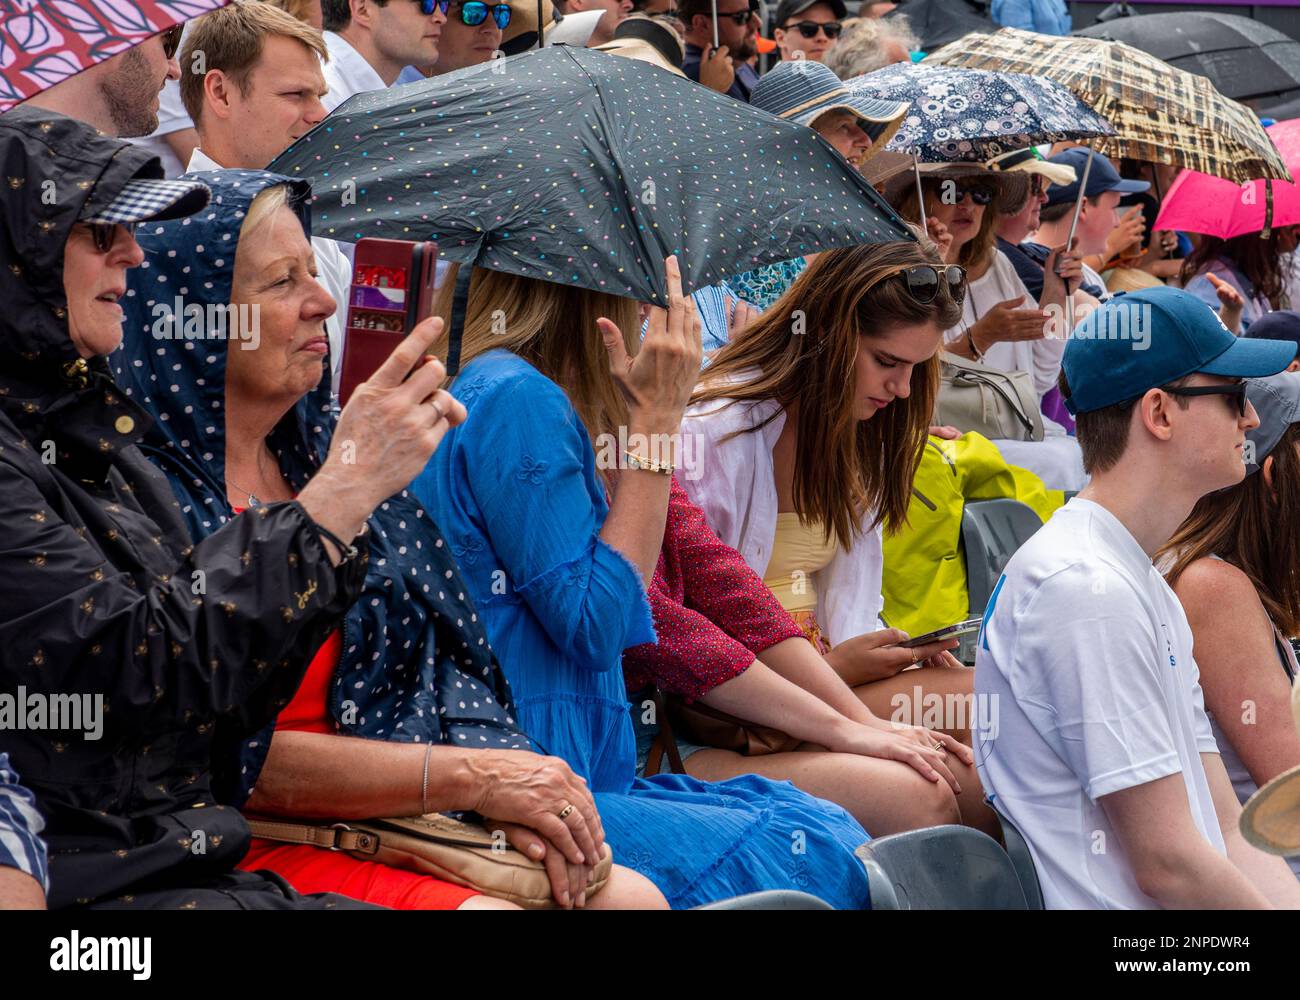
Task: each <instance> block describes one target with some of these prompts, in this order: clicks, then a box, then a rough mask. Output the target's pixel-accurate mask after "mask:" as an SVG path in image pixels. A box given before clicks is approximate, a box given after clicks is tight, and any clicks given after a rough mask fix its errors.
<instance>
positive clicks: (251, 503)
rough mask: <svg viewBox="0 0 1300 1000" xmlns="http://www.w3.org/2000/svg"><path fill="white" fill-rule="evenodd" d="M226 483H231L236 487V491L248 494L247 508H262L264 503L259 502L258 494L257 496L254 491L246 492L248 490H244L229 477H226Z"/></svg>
mask: <svg viewBox="0 0 1300 1000" xmlns="http://www.w3.org/2000/svg"><path fill="white" fill-rule="evenodd" d="M226 482H227V483H229V484H230V485H231V486H233V487H234V488H235V489H236V490H238V491H239V492H240V493H247V494H248V503H247V504H246V505H245V506H247V507H258V506H261V503H262V501H261V500H259V499H258V498H257V494H255V493H254V492H253V491H252V490H246V489H244V488H243V487H242V486H240V485H239V484H238V483H237V482H235V481H234V480H233V479H231V478H230V477H229V476H227V477H226Z"/></svg>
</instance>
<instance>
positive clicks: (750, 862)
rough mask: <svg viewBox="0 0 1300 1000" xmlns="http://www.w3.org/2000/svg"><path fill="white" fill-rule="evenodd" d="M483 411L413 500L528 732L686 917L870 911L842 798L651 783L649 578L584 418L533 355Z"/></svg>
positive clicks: (473, 403)
mask: <svg viewBox="0 0 1300 1000" xmlns="http://www.w3.org/2000/svg"><path fill="white" fill-rule="evenodd" d="M453 391H454V393H455V395H456V396H457V397H458V398H459V399H460V400H461V401H462V402H463V403H464V404H465V406H466V408H467V409H468V410H469V419H468V420H467V421H466V422H465V423H464V424H463V425H461V426H460V427H456V428H454V429H453V430H452V431H451V433H450V434H449V435H448V436H447V437H446V439H444V441H443V442H442V444H441V446H440V447H439V449H438V451H437V452H436V453H435V455H434V457H433V459H432V460H431V461H430V463H429V465H428V466H427V467H426V468H425V470H424V472H423V473H421V474H420V476H419V477H418V478H417V479H416V481H415V482H414V483H413V484H412V486H411V490H412V492H414V493H415V495H416V496H417V497H418V498H419V500H420V501H421V502H422V503H423V504H424V505H425V507H426V508H427V509H428V510H429V512H430V513H431V514H433V516H434V517H435V518H436V519H437V521H438V523H439V524H440V525H441V526H442V528H443V531H444V534H445V536H446V538H447V543H448V544H449V545H450V546H451V548H452V554H453V555H454V556H455V557H456V560H457V562H458V563H459V565H460V568H461V571H462V573H463V575H464V577H465V579H466V581H467V583H468V585H469V587H470V591H471V596H472V598H473V600H474V604H475V605H476V606H477V607H478V609H479V613H480V615H481V617H482V618H483V621H484V624H485V625H486V627H487V632H488V637H489V639H490V641H491V643H492V646H493V648H494V650H495V651H496V653H497V656H498V658H499V659H500V662H501V665H502V668H503V669H504V670H505V672H506V676H507V678H508V680H509V682H510V687H511V689H512V690H513V692H514V695H515V704H516V711H517V718H518V720H519V723H520V726H521V728H522V729H523V730H524V731H525V732H527V733H528V734H529V735H530V736H531V737H532V739H533V741H534V743H535V744H536V745H537V747H538V748H539V749H540V750H542V752H544V753H549V754H552V755H554V756H557V757H561V758H563V759H564V760H565V761H567V762H568V764H569V766H570V767H572V768H573V770H574V771H576V772H577V773H578V774H580V775H582V776H583V777H584V778H586V779H587V781H588V782H589V784H590V786H591V789H592V791H593V793H595V797H596V804H597V807H598V808H599V810H600V815H601V820H602V822H603V824H604V827H605V836H606V839H607V840H608V841H609V843H610V845H611V847H612V848H613V850H614V857H615V860H616V861H617V862H619V863H620V864H624V865H627V866H628V867H630V868H634V869H636V870H637V871H639V872H640V873H641V874H643V875H645V876H646V877H647V878H649V879H650V880H651V881H652V882H654V883H655V885H657V886H658V887H659V889H660V891H662V892H663V893H664V895H665V896H666V897H667V899H668V902H669V904H670V905H672V906H673V907H674V908H682V907H690V906H697V905H699V904H701V903H707V902H711V901H714V900H717V899H723V898H726V897H729V896H736V895H740V894H742V893H747V892H757V891H760V890H764V889H801V890H803V891H806V892H810V893H813V894H814V895H817V896H820V897H821V898H823V899H825V900H826V901H827V902H828V903H830V904H831V905H833V906H836V907H839V908H854V907H865V906H867V905H868V893H867V879H866V873H865V870H864V869H863V867H862V864H861V863H860V862H859V861H858V860H857V859H856V858H855V857H854V856H853V849H854V848H855V847H857V846H858V845H859V844H861V843H863V842H864V841H866V840H868V839H869V838H868V836H867V834H866V832H865V831H864V830H863V829H862V827H861V826H859V825H858V823H857V822H856V821H855V820H854V819H853V818H852V817H851V816H850V815H849V814H848V813H846V812H845V811H844V810H843V809H841V808H840V807H839V806H837V805H834V804H832V803H829V802H825V801H823V800H821V799H816V798H813V797H812V796H810V795H806V794H805V793H803V792H801V791H799V790H798V789H796V788H795V787H794V786H793V785H791V784H790V783H789V782H773V781H768V780H766V779H764V778H759V777H757V776H753V775H746V776H744V777H740V778H733V779H731V780H730V781H724V782H716V783H710V782H704V781H699V780H696V779H694V778H691V777H688V776H685V775H655V776H653V777H651V778H636V777H635V773H634V771H635V766H636V740H635V736H634V733H633V725H632V718H631V715H630V714H629V711H628V709H629V706H628V701H627V695H626V692H625V690H624V687H623V671H622V668H621V662H620V661H621V653H622V651H623V650H624V649H625V648H627V647H628V646H635V645H637V644H639V643H643V642H653V641H654V640H655V633H654V626H653V624H652V621H651V617H650V606H649V603H648V601H647V600H646V596H645V591H644V589H643V587H642V582H641V575H640V573H639V572H638V571H637V569H636V568H635V567H634V566H633V565H632V564H631V563H630V562H629V561H628V560H627V559H625V558H624V557H623V556H622V555H621V554H620V553H619V552H617V551H616V550H615V549H613V548H611V547H610V546H609V545H607V544H606V543H605V542H604V541H602V540H601V539H600V538H599V537H598V536H599V534H600V529H601V525H602V524H603V523H604V520H605V516H606V514H607V513H608V506H607V504H606V501H605V491H604V488H603V486H602V484H601V480H600V479H599V477H598V475H597V468H596V454H595V452H593V450H592V447H591V443H590V440H589V438H588V436H587V432H586V429H585V427H584V426H583V424H582V421H581V420H580V419H579V418H578V415H577V413H576V412H575V410H574V409H573V407H572V406H571V405H570V403H569V400H568V398H567V397H566V396H565V394H564V392H563V391H562V390H561V389H560V388H559V386H557V385H555V383H553V382H551V381H550V380H549V379H547V378H546V377H545V376H543V375H542V374H541V373H540V372H539V371H537V369H536V368H534V367H533V366H532V365H530V364H528V362H526V361H524V360H522V359H521V358H519V357H517V356H515V355H514V354H511V353H508V352H506V351H491V352H489V353H487V354H485V355H482V356H481V357H479V358H477V359H475V360H474V361H472V362H471V363H470V364H468V365H466V366H465V368H464V370H463V371H462V373H461V375H460V377H459V378H458V379H457V380H456V384H455V386H454V387H453Z"/></svg>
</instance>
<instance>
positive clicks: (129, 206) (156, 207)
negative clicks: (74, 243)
mask: <svg viewBox="0 0 1300 1000" xmlns="http://www.w3.org/2000/svg"><path fill="white" fill-rule="evenodd" d="M211 196H212V190H211V189H210V188H209V187H208V186H207V185H206V184H204V183H202V182H200V181H187V180H161V179H158V180H155V179H152V178H145V177H133V178H132V179H131V180H129V181H127V182H126V185H125V186H124V187H123V188H122V190H121V191H119V192H118V193H117V197H115V198H114V199H113V200H112V201H111V202H109V203H108V204H107V205H105V206H104V207H102V208H100V209H96V210H94V214H93V215H88V216H83V217H82V218H81V219H80V220H79V221H81V222H92V223H107V224H119V225H125V224H128V223H132V222H153V221H159V222H161V221H163V220H166V219H183V218H184V217H185V216H187V215H193V214H194V213H195V212H198V211H201V210H202V209H203V208H205V207H206V206H207V204H208V198H210V197H211Z"/></svg>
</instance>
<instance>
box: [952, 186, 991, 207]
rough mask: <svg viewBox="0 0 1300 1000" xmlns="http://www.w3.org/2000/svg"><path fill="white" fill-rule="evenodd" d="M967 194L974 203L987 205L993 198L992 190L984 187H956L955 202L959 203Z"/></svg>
mask: <svg viewBox="0 0 1300 1000" xmlns="http://www.w3.org/2000/svg"><path fill="white" fill-rule="evenodd" d="M967 195H970V200H971V201H972V202H974V203H975V204H976V205H987V204H988V203H989V202H991V201H992V200H993V192H992V191H990V190H989V189H988V188H986V187H958V188H957V204H959V205H960V204H961V203H962V202H963V201H964V200H965V198H966V196H967Z"/></svg>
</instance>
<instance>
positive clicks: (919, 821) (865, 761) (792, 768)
mask: <svg viewBox="0 0 1300 1000" xmlns="http://www.w3.org/2000/svg"><path fill="white" fill-rule="evenodd" d="M686 770H687V771H688V772H689V773H690V774H691V775H692V776H693V777H696V778H701V779H703V780H705V781H723V780H726V779H727V778H734V777H737V776H738V775H742V774H758V775H762V776H763V777H765V778H771V779H773V780H775V781H790V782H793V783H794V785H795V787H797V788H799V789H800V790H802V791H805V792H807V793H808V794H809V795H815V796H817V797H818V798H823V799H829V800H830V801H831V802H834V803H836V804H837V805H840V806H843V807H844V808H845V809H847V810H848V811H849V812H850V813H851V814H852V815H853V818H854V819H856V820H857V821H858V822H859V823H861V824H862V826H863V828H864V829H865V830H866V831H867V832H868V833H870V834H871V835H872V836H883V835H884V834H887V833H898V832H900V831H902V830H915V829H918V828H920V827H923V826H939V825H941V824H944V823H959V822H961V813H960V810H959V809H958V806H957V800H956V798H955V797H954V796H953V794H952V789H951V788H950V787H949V786H948V784H947V783H946V782H942V781H940V782H932V781H927V780H926V779H925V778H923V777H921V775H920V774H918V773H917V772H916V771H915V770H914V769H913V768H911V767H909V766H908V765H907V764H902V763H899V762H898V761H895V760H882V759H880V758H877V757H862V756H859V755H857V754H849V753H829V752H825V751H801V750H800V751H795V752H793V753H775V754H767V755H764V756H761V757H743V756H741V755H740V754H737V753H732V752H731V751H730V750H700V751H699V752H698V753H693V754H691V756H690V757H689V758H687V760H686ZM957 780H958V781H959V782H965V780H966V776H965V775H964V774H963V775H960V776H958V779H957Z"/></svg>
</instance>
